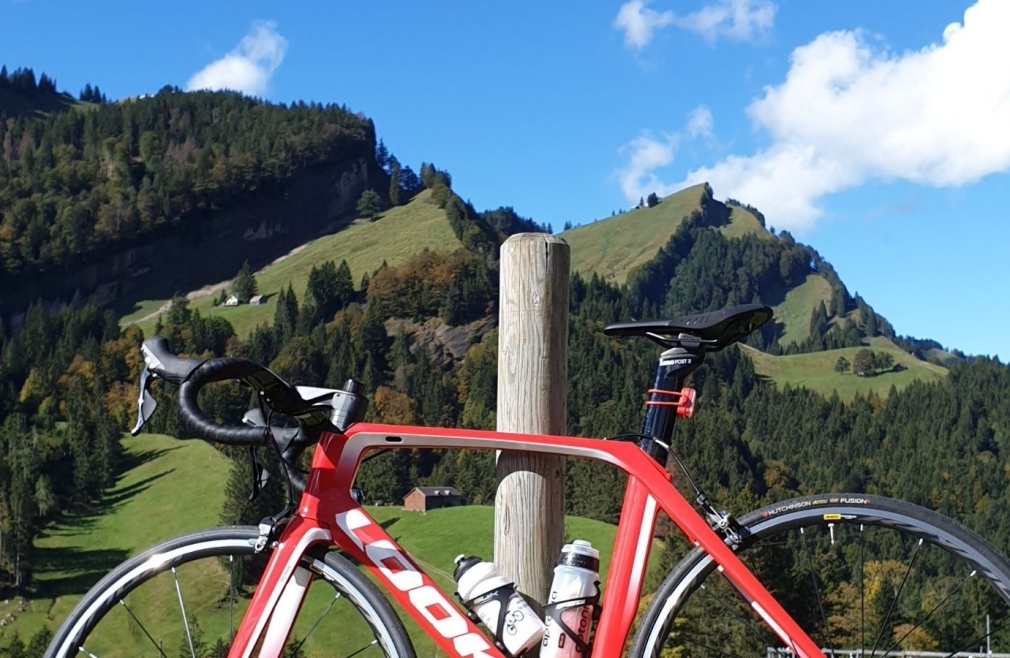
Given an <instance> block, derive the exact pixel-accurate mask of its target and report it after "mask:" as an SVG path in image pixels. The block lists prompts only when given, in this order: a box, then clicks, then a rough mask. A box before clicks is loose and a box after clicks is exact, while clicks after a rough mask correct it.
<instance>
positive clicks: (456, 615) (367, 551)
mask: <svg viewBox="0 0 1010 658" xmlns="http://www.w3.org/2000/svg"><path fill="white" fill-rule="evenodd" d="M336 519H337V525H338V526H340V532H335V533H334V540H335V541H336V544H337V545H338V546H340V548H342V549H344V550H345V551H347V552H348V553H350V554H351V555H352V556H353V557H354V558H355V559H357V560H358V561H359V562H361V563H362V564H364V565H365V566H367V567H368V569H369V570H370V571H371V572H372V573H373V574H375V576H376V577H377V578H378V579H379V580H381V581H382V583H383V584H384V585H385V586H386V589H387V590H388V591H389V592H390V593H391V594H393V596H395V597H396V600H397V601H399V603H400V605H402V606H403V609H404V610H406V611H407V612H408V613H409V614H410V615H411V616H412V617H413V618H414V619H416V620H417V623H418V624H420V626H421V628H422V629H424V630H425V631H427V633H428V635H429V636H431V638H432V639H433V640H435V641H436V642H437V643H438V645H439V646H440V647H441V648H442V650H443V651H445V652H446V654H447V655H449V656H458V657H460V658H462V657H465V656H471V657H472V658H504V656H503V655H502V653H501V652H500V651H499V650H498V649H497V648H495V646H494V645H493V644H492V643H491V642H490V641H489V640H488V639H487V637H485V636H484V634H482V633H481V632H480V631H479V630H478V628H477V626H475V625H474V623H473V622H471V621H470V620H469V619H468V618H467V617H466V615H464V614H463V613H461V612H460V611H459V609H458V608H457V607H456V606H455V605H454V604H453V603H452V602H451V601H450V600H449V598H448V597H447V596H446V595H445V594H444V593H443V592H442V591H441V590H440V589H439V588H438V586H437V585H435V583H434V582H433V581H432V580H431V578H429V577H428V574H426V573H424V572H423V571H421V570H420V569H418V568H417V565H415V564H414V561H413V560H411V559H410V558H409V557H408V556H407V554H406V553H404V551H403V549H402V548H400V547H399V546H397V545H396V542H394V541H393V539H392V538H391V537H390V536H389V535H388V534H386V531H385V530H383V529H382V527H381V526H380V525H379V524H378V523H376V522H375V521H374V520H373V519H372V517H370V516H368V514H366V513H365V511H364V510H363V509H361V507H351V508H350V509H347V511H345V512H339V513H338V514H337V515H336Z"/></svg>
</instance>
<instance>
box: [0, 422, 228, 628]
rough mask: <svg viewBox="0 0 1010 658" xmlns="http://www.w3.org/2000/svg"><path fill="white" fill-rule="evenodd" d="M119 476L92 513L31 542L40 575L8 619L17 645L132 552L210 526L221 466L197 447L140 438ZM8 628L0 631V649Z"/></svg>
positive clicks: (219, 496) (218, 499)
mask: <svg viewBox="0 0 1010 658" xmlns="http://www.w3.org/2000/svg"><path fill="white" fill-rule="evenodd" d="M124 446H125V448H126V454H125V461H126V469H125V472H124V474H123V476H122V477H121V478H120V480H119V482H118V483H117V485H116V486H115V488H114V489H112V490H111V491H110V492H109V493H108V494H107V495H106V497H105V500H104V501H102V503H101V504H99V505H98V506H97V507H96V508H95V509H94V510H93V511H92V512H91V513H89V514H81V515H76V516H73V517H70V518H68V519H66V520H65V521H64V522H63V523H60V524H58V525H55V526H53V527H51V528H49V529H47V530H46V531H45V532H44V533H43V534H42V537H41V539H39V540H38V541H37V542H36V547H37V550H38V551H39V554H40V558H41V559H40V562H41V564H42V569H41V570H40V571H39V572H38V573H37V574H36V582H35V585H36V588H37V591H36V593H35V595H34V596H33V597H32V598H31V599H29V602H28V607H27V609H26V611H25V612H21V613H19V612H17V611H16V610H15V608H16V607H17V606H16V605H11V604H7V610H6V611H5V610H4V607H3V606H4V602H3V601H0V617H2V616H3V615H4V614H5V612H13V613H15V614H16V615H17V620H16V622H15V624H14V625H13V628H16V629H17V630H18V631H19V632H20V634H21V636H22V637H27V636H29V635H31V634H32V633H34V632H35V631H37V630H38V629H39V628H40V627H41V626H42V625H43V624H48V625H50V627H53V628H55V625H56V624H57V623H58V622H59V620H62V619H63V617H64V616H66V615H67V614H68V613H69V612H70V610H71V609H72V608H73V606H74V604H76V603H77V601H78V600H79V599H80V596H81V595H82V594H83V593H84V592H85V591H87V588H88V587H90V586H91V585H92V584H94V583H95V582H96V581H97V580H98V579H99V578H100V577H102V576H103V575H105V573H107V572H108V571H110V570H111V569H113V568H114V567H115V566H116V565H117V564H119V563H120V562H122V561H123V560H125V559H127V558H128V557H129V556H131V555H133V554H134V553H136V552H137V551H138V550H139V549H141V548H143V547H146V546H149V545H151V544H154V543H157V542H159V541H162V540H164V539H168V538H169V537H172V536H174V535H177V534H180V533H182V532H185V531H187V530H193V529H196V528H201V527H206V526H212V525H216V524H217V522H218V518H219V516H220V513H221V505H222V503H223V501H224V483H225V480H226V478H227V463H226V461H225V459H224V458H223V457H221V455H220V454H218V452H217V451H216V450H215V449H214V448H213V447H211V446H210V445H209V444H206V443H204V442H202V441H185V442H183V441H177V440H175V439H172V438H170V437H166V436H161V435H151V434H145V435H141V436H140V437H137V438H132V437H131V438H127V439H124ZM10 631H11V628H10V627H8V628H6V629H3V630H2V631H0V642H3V641H4V639H5V637H9V634H10Z"/></svg>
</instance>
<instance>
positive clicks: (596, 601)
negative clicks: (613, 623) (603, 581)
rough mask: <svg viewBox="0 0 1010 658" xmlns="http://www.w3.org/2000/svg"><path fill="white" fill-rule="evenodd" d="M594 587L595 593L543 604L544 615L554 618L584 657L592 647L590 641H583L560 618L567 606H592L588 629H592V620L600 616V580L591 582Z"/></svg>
mask: <svg viewBox="0 0 1010 658" xmlns="http://www.w3.org/2000/svg"><path fill="white" fill-rule="evenodd" d="M593 586H594V587H596V594H593V595H592V596H582V597H579V598H577V599H567V600H565V601H555V602H554V603H549V604H547V605H545V606H544V616H545V617H550V618H551V619H553V620H554V623H555V624H557V625H558V627H559V628H560V629H561V630H562V631H563V632H564V633H565V635H567V636H568V637H569V639H571V640H572V642H574V643H575V648H576V650H577V651H578V652H579V655H581V656H583V657H586V656H589V653H590V649H591V648H592V647H591V645H592V642H589V643H586V642H583V641H582V639H581V638H580V637H579V634H578V633H577V632H576V631H574V630H573V629H572V628H571V627H570V626H568V624H566V623H565V622H564V621H562V620H561V613H562V612H563V611H565V610H567V609H569V608H581V607H582V606H584V605H591V606H593V616H592V618H591V620H590V630H592V622H595V621H597V620H598V619H599V618H600V581H598V580H597V581H596V582H594V583H593Z"/></svg>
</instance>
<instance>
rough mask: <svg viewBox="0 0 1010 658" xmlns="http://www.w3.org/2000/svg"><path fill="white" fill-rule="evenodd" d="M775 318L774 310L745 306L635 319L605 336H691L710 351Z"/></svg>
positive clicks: (616, 325)
mask: <svg viewBox="0 0 1010 658" xmlns="http://www.w3.org/2000/svg"><path fill="white" fill-rule="evenodd" d="M771 317H772V310H771V308H769V307H767V306H765V305H763V304H744V305H742V306H729V307H727V308H724V309H721V310H718V311H712V312H711V313H701V314H699V315H682V316H680V317H677V318H669V319H666V320H635V321H634V322H616V323H614V324H610V325H607V326H606V327H604V329H603V333H605V334H606V335H608V336H648V335H649V334H654V335H657V336H662V337H664V338H667V337H669V338H674V339H676V338H678V337H679V336H680V335H681V334H687V335H689V336H691V337H692V338H696V339H698V341H700V342H701V344H702V345H703V346H704V347H705V349H706V350H708V351H709V352H718V351H719V350H721V349H723V348H725V347H728V346H730V345H732V344H733V343H735V342H737V341H738V340H740V339H741V338H743V337H745V336H747V335H748V334H750V333H751V332H753V331H754V330H755V329H757V328H758V327H760V326H761V325H763V324H764V323H765V322H767V321H768V320H770V319H771Z"/></svg>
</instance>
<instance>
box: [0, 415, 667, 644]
mask: <svg viewBox="0 0 1010 658" xmlns="http://www.w3.org/2000/svg"><path fill="white" fill-rule="evenodd" d="M124 446H125V448H126V469H125V472H124V474H123V476H122V477H121V479H120V481H119V482H118V483H117V485H116V487H115V488H114V489H113V490H111V491H110V492H109V493H108V494H107V496H106V498H105V500H104V501H103V502H102V503H101V504H100V505H98V506H97V507H96V508H95V510H94V511H93V512H92V513H90V514H82V515H80V516H76V517H74V518H71V519H68V520H66V521H65V522H64V523H61V524H59V525H56V526H55V527H53V528H50V529H49V530H48V531H47V532H46V533H45V535H44V536H43V537H42V539H41V540H39V542H38V550H39V551H40V553H41V557H42V559H41V563H42V568H41V570H40V572H39V573H38V574H37V581H36V585H37V591H36V593H35V594H34V595H33V596H32V597H30V598H29V599H28V600H27V604H22V602H21V600H20V599H14V600H12V601H11V602H10V603H7V604H5V603H4V602H3V601H0V618H4V617H6V615H7V614H8V613H11V614H13V619H14V621H13V623H11V624H8V625H7V626H5V627H3V628H2V629H0V646H5V645H6V643H7V642H8V641H9V639H10V636H11V634H12V633H13V632H14V631H15V630H16V631H17V632H18V633H19V634H20V635H21V637H22V638H27V637H30V636H31V634H33V633H34V632H36V631H37V630H38V629H39V628H41V627H42V626H43V625H48V626H50V628H55V627H56V626H58V625H59V623H60V622H61V621H62V619H63V618H64V617H65V616H66V615H67V614H68V613H69V612H70V610H71V609H72V607H73V606H74V605H75V604H76V602H77V601H78V600H79V599H80V597H81V596H82V595H83V594H84V592H86V591H87V589H88V588H89V587H90V586H91V585H93V584H94V583H95V582H96V581H97V580H98V579H99V578H100V577H101V576H103V575H104V574H105V573H107V572H108V571H110V570H111V569H113V568H114V567H115V566H116V565H117V564H119V563H120V562H122V561H123V560H125V559H127V558H129V557H130V556H132V555H135V554H136V553H138V552H140V551H141V550H142V549H144V548H146V547H148V546H150V545H151V544H155V543H157V542H160V541H162V540H164V539H167V538H169V537H172V536H174V535H177V534H180V533H182V532H186V531H189V530H195V529H198V528H203V527H208V526H214V525H216V524H217V523H218V517H219V514H220V509H221V505H222V502H223V500H224V495H223V492H224V485H225V482H226V480H227V460H226V459H225V458H224V457H223V456H221V455H220V453H218V452H217V451H216V450H215V449H214V448H213V447H212V446H210V445H208V444H206V443H203V442H201V441H177V440H175V439H172V438H170V437H166V436H161V435H141V436H140V437H138V438H132V437H128V438H126V439H124ZM369 512H370V513H371V514H373V515H374V517H375V519H376V521H377V522H379V523H381V524H382V525H383V526H384V527H385V528H386V530H387V532H389V533H390V535H391V536H392V537H393V538H394V539H395V540H396V541H397V542H398V543H400V544H401V545H402V546H403V548H404V549H405V550H406V551H407V552H408V553H410V554H411V555H412V556H413V557H414V558H415V559H416V560H417V561H418V563H419V565H420V566H421V568H423V569H424V570H425V571H426V572H428V574H429V575H430V576H431V577H432V578H433V579H434V580H435V582H436V583H437V584H438V585H439V586H440V587H442V588H443V590H445V591H446V592H448V593H449V594H450V595H451V593H452V592H453V590H454V583H453V581H452V579H451V576H450V575H449V574H450V573H451V571H452V569H453V559H454V558H455V556H456V555H458V554H459V553H467V554H475V555H481V556H485V557H490V556H491V555H492V543H493V539H492V537H493V529H494V512H493V508H491V507H480V506H471V507H458V508H452V509H443V510H435V511H432V512H429V513H427V514H424V515H420V514H417V513H411V512H403V511H402V510H400V509H399V508H397V507H370V508H369ZM614 532H615V527H614V526H610V525H607V524H605V523H600V522H598V521H592V520H588V519H583V518H576V517H570V518H568V519H566V521H565V539H566V540H570V539H572V538H582V539H588V540H589V541H591V542H592V543H593V545H594V546H596V547H597V548H599V549H600V552H601V558H602V560H601V561H602V563H603V567H602V571H603V573H606V568H607V565H609V561H610V554H611V549H612V546H613V540H614ZM657 554H658V551H654V555H657ZM657 562H658V561H657V560H656V559H652V560H650V568H651V570H654V569H655V568H656V565H657ZM226 573H227V572H226V571H225V570H224V567H223V565H222V564H221V563H218V562H216V561H211V560H204V561H200V562H197V563H193V564H191V565H188V566H182V567H180V568H179V570H178V578H179V582H180V586H181V588H182V590H183V592H184V597H185V602H186V608H187V612H188V613H189V614H190V615H193V616H195V617H196V618H197V620H198V623H199V625H200V627H201V629H202V630H203V632H204V636H205V638H217V637H219V636H224V635H226V634H227V629H228V628H229V623H230V621H229V612H230V611H229V609H228V607H227V606H226V605H222V604H221V600H222V596H223V593H224V592H227V588H228V579H227V575H226ZM332 600H333V591H332V589H329V588H328V587H327V586H325V585H324V584H322V583H320V582H316V583H315V584H314V585H313V587H312V589H311V590H310V594H309V598H308V600H307V601H306V603H305V605H304V607H303V611H302V615H301V616H300V617H299V622H298V624H297V625H296V628H295V635H296V636H298V637H304V636H305V634H306V633H307V631H308V629H309V627H311V625H312V623H313V622H314V621H315V620H316V619H317V618H318V617H319V615H320V614H322V613H323V612H324V611H325V610H326V608H327V606H328V605H329V604H330V603H331V601H332ZM127 603H128V605H129V606H130V607H131V609H132V610H133V611H134V612H135V613H136V614H137V615H138V617H140V618H141V621H142V622H143V624H144V626H145V628H146V629H147V630H148V631H149V632H150V633H151V634H152V636H154V637H155V638H157V639H159V640H163V641H164V647H165V650H166V652H167V653H168V654H169V655H176V653H177V652H178V648H179V647H180V645H181V643H182V642H183V641H184V630H183V626H182V624H181V621H180V620H181V616H180V613H179V609H178V599H177V598H176V594H175V583H174V581H173V580H172V577H171V575H170V574H164V575H161V576H158V577H157V578H156V579H155V580H153V581H151V582H149V583H148V584H146V585H145V586H143V587H141V588H139V589H137V590H136V591H134V592H133V593H131V594H130V595H129V598H128V599H127ZM244 607H245V605H244V602H240V603H239V604H238V605H237V606H236V608H235V610H234V614H235V616H236V617H238V616H240V614H241V612H242V611H243V610H244ZM401 616H403V617H404V618H405V621H406V622H407V628H408V632H410V634H411V637H412V639H413V640H414V642H415V644H416V646H417V649H418V655H419V656H423V657H434V656H437V655H439V654H438V652H437V651H436V650H435V647H434V645H433V644H432V643H431V641H430V640H428V639H427V637H426V636H424V635H423V634H422V633H421V632H420V630H419V629H418V627H417V626H416V625H415V624H414V623H413V622H412V621H411V620H408V619H406V617H405V615H403V613H402V611H401ZM354 621H355V619H354V618H353V617H352V616H351V615H350V611H349V609H347V606H346V604H345V603H339V604H338V605H335V606H333V609H332V610H330V611H329V612H328V613H327V615H326V617H325V619H324V621H323V623H322V624H320V625H319V627H318V628H317V629H316V630H315V631H314V632H313V633H312V635H311V637H310V638H309V639H308V642H307V643H306V645H305V649H306V650H307V652H308V653H307V655H308V656H312V657H318V658H322V657H323V656H329V655H332V649H333V647H348V646H352V645H353V646H361V645H362V644H363V643H364V641H365V640H366V639H367V636H366V633H367V632H366V629H365V628H364V627H362V626H361V625H360V624H354V623H353V622H354ZM101 628H102V629H103V631H104V634H103V637H102V638H100V639H98V640H97V641H96V642H95V643H94V644H93V645H89V647H88V648H89V650H91V651H92V652H93V653H95V654H96V655H100V656H102V657H103V658H109V657H110V656H139V655H148V654H145V653H144V651H148V652H150V650H151V645H150V643H149V641H148V640H147V639H146V637H145V636H144V635H143V634H142V633H141V632H140V631H139V630H138V627H137V626H136V624H135V623H134V622H133V621H132V620H131V619H130V618H129V616H128V614H127V613H126V612H124V611H123V610H122V609H121V608H119V607H117V608H116V609H114V610H113V611H112V612H110V614H109V616H108V617H107V618H106V620H104V621H103V622H102V626H101ZM356 642H358V644H355V643H356Z"/></svg>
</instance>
